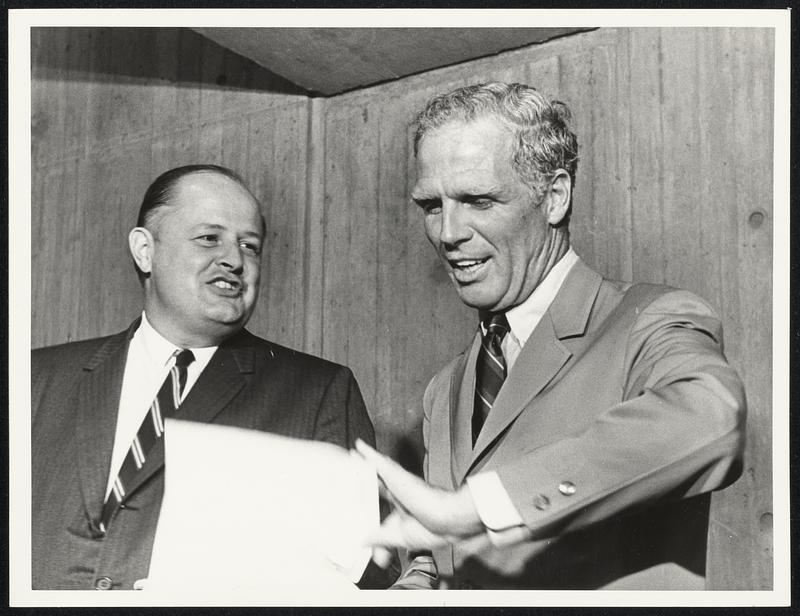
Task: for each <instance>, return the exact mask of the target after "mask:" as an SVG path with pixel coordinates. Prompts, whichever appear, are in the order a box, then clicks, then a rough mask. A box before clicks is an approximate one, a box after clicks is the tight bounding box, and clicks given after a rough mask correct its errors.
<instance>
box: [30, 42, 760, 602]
mask: <svg viewBox="0 0 800 616" xmlns="http://www.w3.org/2000/svg"><path fill="white" fill-rule="evenodd" d="M115 34H116V36H113V37H112V36H110V33H109V32H107V31H106V30H104V29H73V30H71V31H66V30H63V29H62V30H58V29H52V30H47V31H46V32H40V33H39V34H35V33H34V36H33V37H32V41H33V49H32V51H33V58H34V71H33V76H34V79H33V85H34V88H33V97H32V104H33V118H32V122H33V123H32V131H33V139H34V141H33V162H34V169H33V173H34V186H33V196H34V204H33V207H34V209H33V212H32V225H33V229H32V232H33V234H34V243H33V246H34V249H33V254H32V263H33V272H34V276H33V286H32V291H33V298H32V300H33V306H32V316H33V326H34V331H33V340H32V343H33V346H40V345H43V344H50V343H56V342H62V341H65V340H70V339H77V338H81V337H87V336H93V335H98V334H103V333H109V332H112V331H115V330H118V329H120V328H121V327H124V326H125V325H126V324H127V322H128V321H129V320H130V318H132V317H133V316H135V314H136V312H137V311H138V310H139V305H140V304H139V297H140V291H139V288H138V283H137V281H136V278H135V275H134V273H133V267H132V265H131V264H130V259H129V257H128V255H127V246H126V242H125V237H126V235H127V231H128V228H129V227H130V226H131V225H132V224H133V219H134V218H135V213H136V208H138V204H139V201H140V199H141V196H142V194H143V192H144V189H145V188H146V186H147V184H148V183H149V182H150V181H151V180H152V179H153V177H155V175H157V174H158V173H160V172H162V171H164V170H165V169H167V168H169V167H172V166H175V165H178V164H186V163H191V162H214V163H221V164H226V165H228V166H231V167H232V168H234V169H236V170H237V171H239V172H241V173H242V174H243V175H244V177H245V179H246V180H247V181H248V183H249V184H250V185H251V187H252V188H253V191H254V192H255V193H256V195H257V196H258V197H259V199H260V200H261V201H262V202H263V205H264V209H265V214H266V218H267V226H268V238H267V246H266V250H265V257H264V268H263V278H262V292H261V296H260V299H259V306H258V308H257V310H256V313H255V314H254V316H253V319H252V321H251V324H250V326H249V327H250V329H251V330H253V331H255V332H256V333H259V334H261V335H265V336H267V337H270V338H271V339H273V340H276V341H277V342H281V343H284V344H288V345H290V346H294V347H298V348H305V349H307V350H311V351H313V352H316V353H318V354H321V355H323V356H325V357H328V358H330V359H333V360H335V361H340V362H342V363H345V364H348V365H349V366H350V367H351V368H352V369H353V370H354V372H355V374H356V376H357V378H358V381H359V383H360V385H361V388H362V390H363V393H364V397H365V399H366V402H367V406H368V408H369V410H370V413H371V415H372V417H373V420H374V422H375V425H376V431H377V436H378V444H379V447H380V448H381V449H382V450H383V451H387V452H389V453H391V454H392V455H394V456H396V457H398V458H400V459H402V460H403V461H404V463H406V464H407V465H409V466H412V467H413V466H415V465H416V462H415V460H414V458H415V456H418V454H419V450H420V431H419V427H420V423H421V397H422V392H423V391H424V388H425V386H426V385H427V383H428V381H429V379H430V377H431V376H432V375H433V374H434V373H435V372H436V370H438V369H439V368H441V366H442V365H443V364H444V363H445V362H447V361H448V360H449V359H451V358H452V357H454V356H455V355H456V354H457V353H458V352H459V351H460V350H461V349H462V348H463V347H464V345H465V344H466V342H467V341H468V340H469V338H470V337H471V335H472V332H473V331H474V328H475V326H476V315H475V314H474V312H473V311H472V310H470V309H468V308H466V307H465V306H464V305H463V304H461V302H460V301H459V300H458V297H457V295H456V293H455V292H454V290H453V289H452V285H451V283H450V281H449V279H448V278H447V276H446V274H445V272H444V269H443V268H442V266H441V264H440V263H439V262H438V259H437V257H436V255H435V253H434V251H433V250H432V248H431V247H430V245H429V244H428V242H427V240H426V239H425V237H424V232H423V221H422V215H421V213H420V212H418V211H417V210H416V208H415V207H414V206H413V205H411V204H410V203H409V199H408V194H409V191H410V188H411V187H412V186H413V183H414V181H415V167H414V161H413V156H412V152H411V141H410V140H411V135H410V131H409V124H410V122H411V120H412V118H413V114H414V112H415V111H416V110H417V109H419V108H420V107H421V106H422V105H423V104H424V102H425V101H426V100H427V99H428V98H430V97H431V96H433V95H435V94H437V93H440V92H443V91H445V90H448V89H451V88H452V87H455V86H457V85H463V84H467V83H472V82H475V81H479V80H488V79H505V80H514V81H523V82H526V83H530V84H531V85H534V86H536V87H538V88H539V89H540V90H542V91H544V92H545V93H547V94H549V95H551V96H552V97H554V98H558V99H560V100H563V101H565V102H566V103H568V104H569V105H570V107H571V108H572V110H573V114H574V123H575V126H576V130H577V132H578V137H579V142H580V146H581V149H580V157H581V160H580V163H579V168H578V177H577V187H576V191H575V196H574V212H573V221H572V226H571V227H572V236H573V241H574V244H575V246H576V247H577V250H578V252H579V254H580V255H581V256H582V257H583V258H584V259H585V260H586V261H587V262H588V263H590V264H591V265H593V266H594V267H596V268H597V269H599V270H600V271H601V272H603V273H604V274H606V275H608V276H610V277H619V278H623V279H633V280H639V281H653V282H666V283H668V284H673V285H676V286H682V287H686V288H689V289H691V290H694V291H696V292H698V293H699V294H700V295H702V296H703V297H705V298H706V299H707V300H708V301H709V302H710V303H711V304H712V305H713V306H714V307H715V308H717V309H718V310H719V312H720V314H721V316H722V319H723V325H724V328H725V334H726V352H727V355H728V357H729V358H730V360H731V362H732V364H733V365H734V366H735V367H736V368H737V370H739V371H740V373H741V374H742V376H743V379H744V381H745V385H746V388H747V395H748V402H749V415H748V425H747V431H748V444H747V451H746V465H745V466H746V467H745V474H744V476H743V477H742V479H740V480H739V482H737V483H736V484H735V485H734V486H733V487H732V488H729V489H727V490H725V491H723V492H721V493H717V494H715V495H714V498H713V505H712V525H711V529H710V544H709V554H708V586H709V587H710V588H750V589H761V588H770V587H771V584H772V581H771V576H772V572H771V553H772V538H771V515H772V509H771V502H772V500H771V499H772V487H771V470H772V469H771V464H770V459H771V439H770V426H771V398H770V395H771V388H770V375H771V365H770V359H771V347H770V341H771V333H772V332H771V325H770V317H771V301H772V297H771V292H772V289H771V277H770V273H771V257H772V244H771V237H772V193H771V189H770V187H771V179H772V175H771V169H772V161H771V153H772V142H771V138H772V133H771V126H772V54H773V48H772V38H771V33H770V32H769V31H766V30H755V29H657V28H642V29H631V30H615V29H608V30H602V29H601V30H598V31H594V32H588V33H583V34H578V35H575V36H571V37H566V38H562V39H558V40H554V41H551V42H548V43H546V44H543V45H536V46H532V47H530V48H526V49H522V50H517V51H514V52H509V53H506V54H500V55H498V56H495V57H491V58H487V59H481V60H476V61H474V62H470V63H467V64H462V65H458V66H453V67H449V68H445V69H441V70H437V71H432V72H429V73H425V74H421V75H415V76H411V77H408V78H405V79H403V80H400V81H398V82H393V83H387V84H383V85H380V86H376V87H373V88H368V89H365V90H361V91H357V92H351V93H347V94H344V95H341V96H336V97H333V98H330V99H327V100H320V99H315V100H313V101H311V102H309V101H308V100H306V99H305V98H304V97H302V96H299V95H297V94H296V93H292V92H291V91H290V88H288V87H287V84H285V83H284V82H282V81H281V80H280V79H279V78H277V77H275V76H272V75H269V74H267V73H265V72H263V71H260V69H258V68H257V67H254V65H252V64H250V63H247V62H246V61H244V60H243V59H241V58H238V57H237V56H235V55H234V54H231V53H230V52H227V51H225V50H222V49H220V48H217V47H216V46H214V45H213V44H211V43H209V42H208V41H206V40H205V39H203V38H202V37H199V36H198V35H196V34H195V33H192V32H189V31H185V30H180V29H169V28H166V29H158V30H153V31H148V30H144V29H143V30H140V31H137V30H134V29H130V30H126V29H119V30H116V31H115ZM142 45H144V46H146V47H147V48H148V49H146V50H142V49H141V46H142Z"/></svg>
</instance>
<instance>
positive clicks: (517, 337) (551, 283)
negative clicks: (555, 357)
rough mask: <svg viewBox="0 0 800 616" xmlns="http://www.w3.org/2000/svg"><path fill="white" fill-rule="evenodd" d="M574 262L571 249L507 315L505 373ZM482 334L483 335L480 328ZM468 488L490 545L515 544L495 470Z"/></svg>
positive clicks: (509, 508)
mask: <svg viewBox="0 0 800 616" xmlns="http://www.w3.org/2000/svg"><path fill="white" fill-rule="evenodd" d="M577 261H578V255H577V254H575V251H574V250H572V248H570V249H569V250H568V251H567V253H566V254H565V255H564V256H563V257H561V259H560V260H559V261H558V263H556V264H555V265H554V266H553V268H552V269H551V270H550V271H549V272H548V273H547V276H545V278H544V280H542V282H540V283H539V286H538V287H536V288H535V289H534V290H533V293H531V294H530V296H529V297H528V299H526V300H525V301H524V302H522V303H521V304H519V305H518V306H514V307H513V308H511V309H510V310H508V311H507V312H506V318H507V319H508V324H509V326H510V331H509V332H508V334H506V336H505V338H504V339H503V342H502V345H501V347H502V349H503V357H504V358H505V360H506V367H507V368H506V370H507V372H506V373H507V374H509V375H510V374H511V371H512V369H513V368H514V363H515V362H516V361H517V357H519V354H520V352H521V351H522V347H524V346H525V343H526V342H527V341H528V338H529V337H530V335H531V333H532V332H533V330H534V329H535V328H536V326H537V325H538V324H539V321H540V320H541V318H542V316H544V313H545V312H547V309H548V308H550V304H552V303H553V300H554V299H555V297H556V294H557V293H558V291H559V289H561V285H562V284H564V280H565V279H566V277H567V274H569V272H570V270H571V269H572V267H573V266H574V265H575V263H577ZM481 331H482V332H483V333H484V334H485V333H486V332H485V330H483V325H481ZM467 485H468V486H469V489H470V493H471V494H472V500H473V502H474V503H475V508H476V509H477V510H478V515H479V516H480V518H481V522H483V525H484V526H485V527H486V530H487V533H488V534H489V539H490V540H491V541H492V543H494V544H495V545H498V546H500V545H506V544H508V543H512V542H514V541H517V540H518V538H519V537H520V536H521V534H520V533H515V532H511V533H509V532H508V531H509V530H511V529H514V528H516V527H520V526H522V524H523V520H522V516H521V515H520V514H519V511H518V510H517V508H516V507H515V506H514V503H513V502H511V498H510V497H509V495H508V492H507V491H506V489H505V488H504V487H503V482H502V481H501V480H500V477H499V476H498V474H497V473H496V472H495V471H486V472H483V473H478V474H476V475H473V476H471V477H467ZM501 531H505V532H501Z"/></svg>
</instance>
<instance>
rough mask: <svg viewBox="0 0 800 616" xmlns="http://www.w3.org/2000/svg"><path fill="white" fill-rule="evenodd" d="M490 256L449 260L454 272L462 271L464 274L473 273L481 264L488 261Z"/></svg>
mask: <svg viewBox="0 0 800 616" xmlns="http://www.w3.org/2000/svg"><path fill="white" fill-rule="evenodd" d="M488 260H489V257H486V258H485V259H448V260H447V262H448V263H449V264H450V267H452V268H453V271H454V272H462V273H464V274H472V273H474V272H476V271H477V270H478V269H480V267H481V265H483V264H484V263H486V262H487V261H488Z"/></svg>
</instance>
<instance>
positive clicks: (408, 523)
mask: <svg viewBox="0 0 800 616" xmlns="http://www.w3.org/2000/svg"><path fill="white" fill-rule="evenodd" d="M356 450H357V451H358V452H359V453H360V454H361V455H362V456H363V457H364V459H365V460H367V462H369V463H370V464H372V465H373V466H374V467H375V471H376V472H377V474H378V477H380V479H381V481H382V482H383V485H384V487H385V488H386V491H387V492H388V496H389V499H390V500H391V501H392V502H393V503H394V505H395V510H394V511H393V512H392V513H391V514H390V515H389V516H388V517H387V518H386V519H385V520H384V522H383V524H381V527H380V528H379V529H378V530H377V531H376V532H375V533H373V534H372V535H371V536H370V537H369V538H368V543H369V544H370V545H372V546H373V558H374V560H375V562H376V563H378V564H379V565H381V564H382V562H383V561H384V558H385V555H386V550H385V549H381V548H406V549H410V550H418V549H431V548H435V547H439V546H442V545H445V544H447V543H456V542H458V541H460V540H461V539H465V538H467V537H471V536H473V535H476V534H478V533H480V532H482V531H483V525H482V524H481V520H480V518H479V517H478V512H477V511H476V509H475V505H474V504H473V502H472V496H471V495H470V493H469V489H468V488H467V487H463V488H461V489H460V490H458V491H456V492H449V491H447V490H441V489H439V488H434V487H432V486H429V485H428V484H427V483H425V482H424V481H423V480H422V479H420V478H419V477H416V476H415V475H412V474H411V473H409V472H408V471H406V470H405V469H404V468H403V467H402V466H400V465H399V464H397V463H396V462H394V461H393V460H391V459H389V458H387V457H386V456H384V455H381V454H379V453H378V452H377V451H375V450H374V449H373V448H372V447H370V446H369V445H367V444H366V443H364V442H363V441H361V440H358V441H356Z"/></svg>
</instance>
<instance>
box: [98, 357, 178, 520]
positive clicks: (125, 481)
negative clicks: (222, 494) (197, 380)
mask: <svg viewBox="0 0 800 616" xmlns="http://www.w3.org/2000/svg"><path fill="white" fill-rule="evenodd" d="M193 361H194V354H193V353H192V352H191V351H189V350H184V351H181V352H180V353H178V354H177V356H176V357H175V365H174V366H172V368H171V369H170V371H169V374H168V375H167V378H166V379H164V383H163V384H162V385H161V389H159V390H158V393H157V394H156V397H155V399H154V400H153V403H152V404H151V405H150V410H149V411H148V413H147V415H146V416H145V418H144V420H143V421H142V425H141V426H139V430H138V431H137V432H136V436H134V437H133V442H132V443H131V446H130V449H128V453H127V454H126V455H125V459H124V460H123V462H122V466H121V467H120V469H119V474H118V475H117V478H116V479H115V480H114V485H113V486H112V487H111V492H110V493H109V495H108V498H107V499H106V502H105V503H104V504H103V515H102V518H101V522H100V530H101V531H102V532H106V529H107V528H108V525H109V524H110V522H111V520H112V518H113V517H114V514H115V513H116V512H117V511H118V510H119V509H120V508H122V507H124V505H123V503H124V502H125V497H126V495H127V491H126V486H128V485H130V484H131V481H132V480H133V479H134V478H135V476H136V474H137V473H138V472H139V470H140V469H141V468H142V466H144V463H145V461H146V460H147V456H148V455H150V452H151V451H152V450H153V448H154V447H155V445H156V443H157V442H158V440H159V439H160V438H161V435H162V434H163V433H164V418H165V417H169V416H170V415H173V414H174V413H175V411H176V410H177V408H178V406H180V403H181V395H182V394H183V388H184V387H185V386H186V375H187V371H186V368H187V366H188V365H189V364H191V363H192V362H193Z"/></svg>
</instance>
